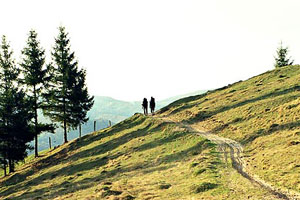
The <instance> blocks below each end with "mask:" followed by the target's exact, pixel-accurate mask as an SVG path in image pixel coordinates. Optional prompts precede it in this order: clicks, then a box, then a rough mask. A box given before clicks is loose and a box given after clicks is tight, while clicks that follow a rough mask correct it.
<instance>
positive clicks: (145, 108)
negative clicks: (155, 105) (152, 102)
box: [142, 98, 148, 115]
mask: <svg viewBox="0 0 300 200" xmlns="http://www.w3.org/2000/svg"><path fill="white" fill-rule="evenodd" d="M142 106H143V110H144V114H145V115H148V100H147V99H146V98H144V100H143V103H142Z"/></svg>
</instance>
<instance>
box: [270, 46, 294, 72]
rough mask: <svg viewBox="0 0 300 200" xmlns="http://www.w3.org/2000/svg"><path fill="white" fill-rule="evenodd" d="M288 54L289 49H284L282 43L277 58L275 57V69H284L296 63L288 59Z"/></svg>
mask: <svg viewBox="0 0 300 200" xmlns="http://www.w3.org/2000/svg"><path fill="white" fill-rule="evenodd" d="M288 52H289V49H288V47H286V48H284V47H283V46H282V42H281V43H280V46H279V47H278V49H277V51H276V53H277V57H275V64H274V66H275V68H279V67H284V66H288V65H292V64H293V62H294V61H293V60H291V58H287V54H288Z"/></svg>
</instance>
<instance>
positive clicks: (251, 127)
mask: <svg viewBox="0 0 300 200" xmlns="http://www.w3.org/2000/svg"><path fill="white" fill-rule="evenodd" d="M299 80H300V66H288V67H283V68H280V69H276V70H273V71H270V72H266V73H264V74H262V75H259V76H256V77H253V78H251V79H249V80H247V81H244V82H238V83H235V84H233V85H230V86H227V87H224V88H221V89H219V90H216V91H212V92H208V93H206V94H204V95H200V96H194V97H188V98H185V99H182V100H179V101H177V102H174V103H172V104H171V105H169V106H168V107H165V108H164V109H162V111H161V115H163V116H169V117H170V118H172V119H173V120H175V121H178V122H187V123H189V124H191V125H193V126H196V127H198V128H199V127H200V128H201V129H203V130H206V131H209V132H213V133H215V134H219V135H221V136H223V137H228V138H231V139H234V140H236V141H238V142H240V143H241V144H242V145H243V146H244V149H245V159H246V162H247V164H248V166H249V168H250V169H251V171H252V172H253V173H255V174H257V175H258V176H260V177H261V178H263V179H264V180H266V181H268V182H270V183H272V184H274V185H276V186H278V187H282V188H287V189H290V190H295V191H298V192H299V191H300V154H299V152H300V120H299V118H300V99H299V97H300V83H299Z"/></svg>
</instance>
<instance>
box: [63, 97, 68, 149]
mask: <svg viewBox="0 0 300 200" xmlns="http://www.w3.org/2000/svg"><path fill="white" fill-rule="evenodd" d="M63 104H64V140H65V142H64V143H67V142H68V138H67V122H66V98H65V97H64V98H63Z"/></svg>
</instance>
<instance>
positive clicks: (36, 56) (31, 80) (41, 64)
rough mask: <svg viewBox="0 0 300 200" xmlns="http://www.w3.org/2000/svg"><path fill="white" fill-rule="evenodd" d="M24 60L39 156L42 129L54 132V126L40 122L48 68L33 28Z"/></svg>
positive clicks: (25, 80)
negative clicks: (39, 137) (39, 140)
mask: <svg viewBox="0 0 300 200" xmlns="http://www.w3.org/2000/svg"><path fill="white" fill-rule="evenodd" d="M22 55H23V60H22V63H21V67H22V72H23V76H24V80H23V83H24V85H25V86H26V89H27V95H28V96H29V97H30V99H31V101H32V105H33V107H32V109H33V112H34V132H35V138H34V139H35V145H34V150H35V151H34V155H35V157H38V135H39V134H40V133H41V132H42V131H51V132H53V131H54V130H53V129H54V128H53V127H52V126H51V125H50V124H43V123H39V122H38V110H39V109H41V108H42V105H43V103H45V102H46V101H45V99H43V98H41V97H42V92H43V89H44V84H46V81H47V68H46V67H45V51H44V50H43V49H42V48H41V47H40V42H39V41H38V39H37V33H36V32H35V31H34V30H31V31H30V32H29V35H28V39H27V44H26V47H25V48H24V49H23V51H22Z"/></svg>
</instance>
